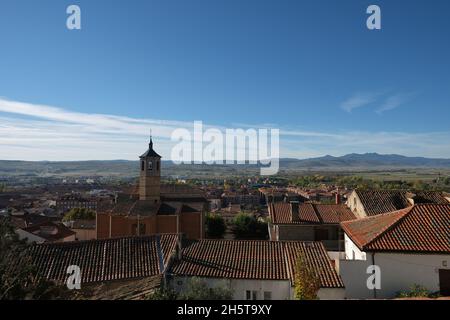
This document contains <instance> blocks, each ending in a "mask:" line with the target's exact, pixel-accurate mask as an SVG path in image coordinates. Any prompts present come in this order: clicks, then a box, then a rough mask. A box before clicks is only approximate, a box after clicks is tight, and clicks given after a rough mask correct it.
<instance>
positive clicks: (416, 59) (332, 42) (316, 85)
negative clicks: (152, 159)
mask: <svg viewBox="0 0 450 320" xmlns="http://www.w3.org/2000/svg"><path fill="white" fill-rule="evenodd" d="M70 4H77V5H79V6H80V8H81V12H82V30H77V31H70V30H68V29H67V28H66V18H67V14H66V12H65V11H66V8H67V6H68V5H70ZM370 4H377V5H379V6H380V7H381V12H382V29H381V30H376V31H370V30H368V29H367V28H366V19H367V17H368V15H367V14H366V13H365V11H366V8H367V7H368V5H370ZM448 12H450V2H449V1H446V0H436V1H433V2H432V3H431V2H430V1H425V0H416V1H406V0H398V1H378V0H377V1H363V0H354V1H353V0H348V1H335V0H328V1H312V0H308V1H297V0H292V1H288V0H281V1H275V0H273V1H272V0H270V1H269V0H263V1H257V0H244V1H237V0H228V1H225V0H186V1H181V0H176V1H175V0H164V1H163V0H161V1H159V0H158V1H138V0H134V1H119V0H117V1H103V0H96V1H76V0H71V1H63V0H41V1H39V2H38V1H24V0H14V1H11V0H3V1H2V2H1V4H0V43H1V50H0V97H1V98H0V159H23V160H44V159H45V160H70V159H75V160H85V159H135V158H136V156H137V155H138V154H139V153H141V152H142V151H143V150H142V149H145V143H146V139H147V138H146V137H147V135H148V129H147V128H148V127H152V128H153V134H154V135H155V140H156V142H157V143H158V142H159V146H160V148H159V149H160V151H161V153H162V154H163V156H165V157H166V158H167V157H169V156H170V147H171V143H170V139H169V138H170V132H171V130H173V129H174V128H178V127H186V128H189V127H190V126H191V125H192V122H193V121H194V120H201V121H203V122H204V123H205V124H206V125H208V126H215V127H219V128H238V127H244V128H247V127H252V128H262V127H270V128H279V129H280V130H281V136H280V143H281V156H282V157H298V158H306V157H312V156H320V155H325V154H332V155H343V154H346V153H351V152H358V153H363V152H379V153H399V154H405V155H411V156H427V157H446V158H450V128H449V119H450V105H449V101H450V62H449V58H448V57H450V41H449V40H448V39H449V34H450V19H448ZM31 152H32V153H31ZM30 154H33V159H30V158H29V157H30Z"/></svg>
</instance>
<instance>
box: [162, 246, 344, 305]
mask: <svg viewBox="0 0 450 320" xmlns="http://www.w3.org/2000/svg"><path fill="white" fill-rule="evenodd" d="M300 256H303V257H305V263H306V264H307V265H308V266H310V267H311V268H312V269H313V270H314V271H315V272H316V274H317V275H318V277H319V279H320V284H321V288H320V290H319V292H318V296H319V298H320V299H343V298H344V297H345V290H344V286H343V283H342V280H341V278H340V277H339V275H338V274H337V272H336V271H335V269H334V267H333V265H332V262H331V260H330V258H329V257H328V255H327V252H326V250H325V247H324V246H323V244H322V243H321V242H313V241H312V242H307V241H265V240H196V241H191V242H189V243H187V244H184V245H183V249H182V254H181V257H180V258H179V259H177V260H176V261H174V263H173V265H172V266H171V268H170V270H169V272H168V274H169V278H170V286H171V287H172V288H173V289H175V290H176V291H178V292H180V291H183V290H185V289H186V285H187V283H188V279H189V278H191V277H197V278H200V279H202V280H203V281H205V282H206V283H207V284H208V285H209V286H210V287H215V286H221V285H222V286H227V287H228V288H231V290H232V291H233V298H234V299H237V300H289V299H293V298H294V288H293V281H294V276H295V266H296V262H297V259H298V257H300Z"/></svg>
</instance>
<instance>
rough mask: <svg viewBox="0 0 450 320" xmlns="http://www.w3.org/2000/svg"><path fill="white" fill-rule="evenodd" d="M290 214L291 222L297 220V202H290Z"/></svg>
mask: <svg viewBox="0 0 450 320" xmlns="http://www.w3.org/2000/svg"><path fill="white" fill-rule="evenodd" d="M290 203H291V214H292V217H291V219H292V220H297V219H298V217H299V211H298V206H299V202H298V201H291V202H290Z"/></svg>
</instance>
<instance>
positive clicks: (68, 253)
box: [29, 234, 178, 283]
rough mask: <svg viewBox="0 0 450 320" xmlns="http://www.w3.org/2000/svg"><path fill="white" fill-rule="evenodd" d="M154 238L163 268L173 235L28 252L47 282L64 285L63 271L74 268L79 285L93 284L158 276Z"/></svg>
mask: <svg viewBox="0 0 450 320" xmlns="http://www.w3.org/2000/svg"><path fill="white" fill-rule="evenodd" d="M157 237H160V243H161V248H162V252H163V254H162V256H163V258H164V264H165V265H167V264H168V262H169V258H170V256H171V255H172V253H173V251H174V250H175V247H176V244H177V242H178V235H175V234H163V235H160V236H145V237H127V238H115V239H105V240H90V241H74V242H65V243H52V244H41V245H34V246H32V247H31V248H30V249H29V250H30V255H31V258H32V261H33V264H34V265H35V266H36V267H37V268H38V271H39V272H40V273H41V274H42V275H44V276H45V277H46V278H47V279H49V280H53V281H56V282H59V283H64V282H65V281H66V280H67V273H66V271H67V267H68V266H70V265H77V266H79V267H80V269H81V279H82V283H95V282H102V281H111V280H124V279H132V278H141V277H149V276H154V275H158V274H160V273H161V270H160V267H159V258H158V250H157Z"/></svg>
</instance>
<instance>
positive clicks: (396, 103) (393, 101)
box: [340, 92, 416, 114]
mask: <svg viewBox="0 0 450 320" xmlns="http://www.w3.org/2000/svg"><path fill="white" fill-rule="evenodd" d="M415 95H416V93H415V92H408V93H395V94H392V93H391V94H387V93H382V92H378V93H356V94H354V95H353V96H351V97H350V98H348V99H347V100H345V101H344V102H342V103H341V105H340V107H341V108H342V109H343V110H345V111H347V112H349V113H351V112H352V110H354V109H357V108H361V107H364V106H368V105H372V107H375V106H376V105H378V106H379V107H378V108H375V112H376V113H378V114H382V113H383V112H385V111H389V110H393V109H395V108H398V107H400V106H401V105H403V104H405V103H406V102H408V101H410V100H411V99H412V98H413V97H414V96H415Z"/></svg>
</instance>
